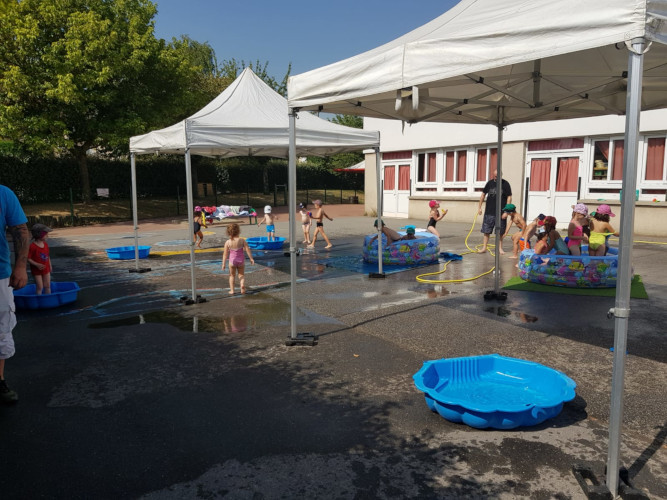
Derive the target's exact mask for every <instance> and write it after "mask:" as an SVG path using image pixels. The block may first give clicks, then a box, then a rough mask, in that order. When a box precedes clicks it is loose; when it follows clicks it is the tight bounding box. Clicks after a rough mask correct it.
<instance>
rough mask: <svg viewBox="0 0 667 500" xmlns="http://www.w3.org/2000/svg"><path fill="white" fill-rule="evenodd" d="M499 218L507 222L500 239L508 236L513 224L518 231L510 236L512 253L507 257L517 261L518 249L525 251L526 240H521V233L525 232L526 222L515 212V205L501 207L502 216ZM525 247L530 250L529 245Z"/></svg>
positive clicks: (509, 204)
mask: <svg viewBox="0 0 667 500" xmlns="http://www.w3.org/2000/svg"><path fill="white" fill-rule="evenodd" d="M501 217H502V218H503V219H506V220H508V221H509V222H508V223H507V224H506V229H505V234H503V236H502V238H505V236H507V235H508V234H509V232H510V228H511V227H512V224H515V225H516V227H517V229H518V230H519V232H518V233H514V234H513V235H512V245H513V248H512V250H513V253H512V255H510V257H509V258H510V259H517V258H518V257H519V249H521V250H522V251H523V250H525V249H526V240H525V239H524V238H523V233H524V232H525V230H526V220H525V219H524V218H523V216H522V215H521V214H520V213H518V212H517V211H516V205H514V204H513V203H508V204H507V205H505V206H504V207H503V215H502V216H501ZM527 247H528V248H530V243H529V244H528V246H527Z"/></svg>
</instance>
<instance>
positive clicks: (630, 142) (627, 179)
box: [607, 38, 646, 498]
mask: <svg viewBox="0 0 667 500" xmlns="http://www.w3.org/2000/svg"><path fill="white" fill-rule="evenodd" d="M645 43H646V42H645V40H644V39H643V38H637V39H634V40H632V49H631V50H630V55H629V57H628V91H627V96H626V106H625V109H626V113H625V137H624V139H625V147H626V148H627V149H626V150H625V153H624V155H623V199H622V200H621V209H622V211H621V228H620V234H621V235H620V238H619V248H618V278H617V287H616V302H615V304H614V308H613V309H611V310H610V311H609V312H610V313H611V314H613V315H614V317H615V320H614V361H613V368H612V376H611V409H610V412H609V450H608V453H607V488H609V491H610V492H611V494H612V495H613V496H614V498H615V497H616V496H617V494H618V486H619V484H618V482H619V459H620V451H621V425H622V423H623V391H624V387H623V385H624V379H625V356H626V354H625V351H626V347H627V336H628V322H629V320H630V286H631V282H632V236H633V232H634V220H635V189H636V186H637V155H638V151H639V116H640V111H641V94H642V74H643V66H644V57H643V55H642V54H643V52H644V47H645Z"/></svg>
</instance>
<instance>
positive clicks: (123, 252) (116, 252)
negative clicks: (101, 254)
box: [106, 245, 151, 260]
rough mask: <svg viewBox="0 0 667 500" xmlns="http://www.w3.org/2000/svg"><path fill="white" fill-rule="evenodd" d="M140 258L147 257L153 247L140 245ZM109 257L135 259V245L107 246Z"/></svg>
mask: <svg viewBox="0 0 667 500" xmlns="http://www.w3.org/2000/svg"><path fill="white" fill-rule="evenodd" d="M138 248H139V258H140V259H146V258H147V257H148V254H149V253H150V251H151V247H149V246H143V245H140V246H139V247H138ZM106 252H107V257H109V258H110V259H111V260H129V259H134V247H113V248H107V249H106Z"/></svg>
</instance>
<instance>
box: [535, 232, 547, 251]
mask: <svg viewBox="0 0 667 500" xmlns="http://www.w3.org/2000/svg"><path fill="white" fill-rule="evenodd" d="M535 236H537V243H535V248H534V249H533V252H535V255H544V254H545V253H547V230H546V228H545V227H544V226H540V227H538V228H537V231H535Z"/></svg>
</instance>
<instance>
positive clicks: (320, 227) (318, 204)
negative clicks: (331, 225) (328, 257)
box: [308, 200, 333, 248]
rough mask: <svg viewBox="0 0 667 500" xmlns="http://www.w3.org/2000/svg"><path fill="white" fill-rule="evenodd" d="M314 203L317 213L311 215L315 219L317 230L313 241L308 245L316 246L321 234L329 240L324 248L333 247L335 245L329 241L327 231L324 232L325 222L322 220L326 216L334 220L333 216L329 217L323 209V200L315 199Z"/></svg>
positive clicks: (325, 239) (309, 246) (310, 246)
mask: <svg viewBox="0 0 667 500" xmlns="http://www.w3.org/2000/svg"><path fill="white" fill-rule="evenodd" d="M313 205H315V213H314V214H313V215H312V216H311V217H312V218H313V219H315V222H316V223H315V232H314V233H313V240H312V241H311V243H310V245H308V248H315V242H316V241H317V235H318V234H321V235H322V238H324V241H326V242H327V246H325V247H324V248H331V247H332V246H333V245H332V244H331V242H330V241H329V238H328V237H327V235H326V233H325V232H324V223H323V222H322V219H323V218H324V217H326V218H327V219H329V220H331V221H332V220H333V219H332V218H331V217H329V216H328V215H327V214H326V213H325V212H324V210H322V200H315V201H313Z"/></svg>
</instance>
